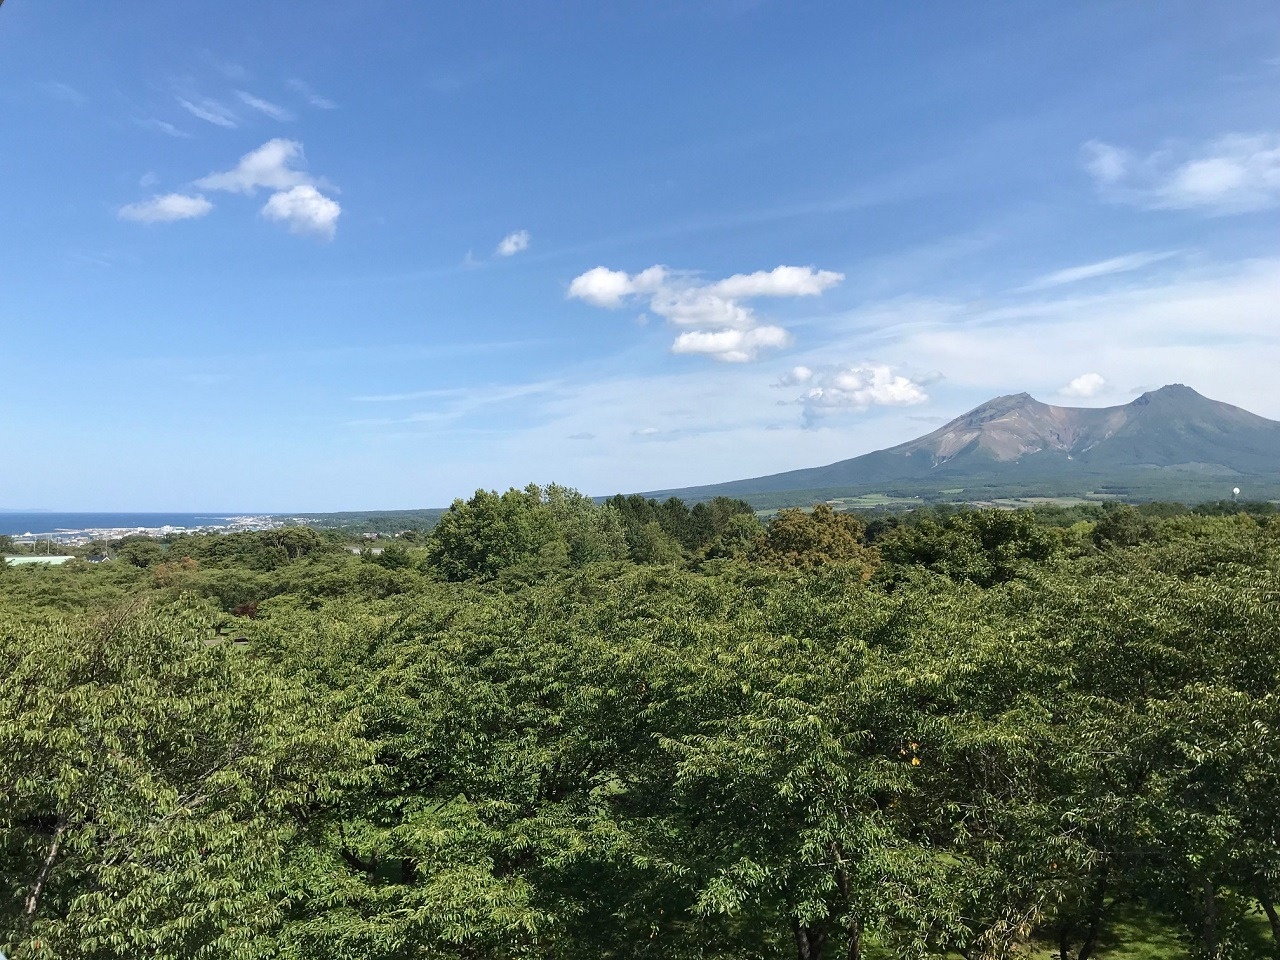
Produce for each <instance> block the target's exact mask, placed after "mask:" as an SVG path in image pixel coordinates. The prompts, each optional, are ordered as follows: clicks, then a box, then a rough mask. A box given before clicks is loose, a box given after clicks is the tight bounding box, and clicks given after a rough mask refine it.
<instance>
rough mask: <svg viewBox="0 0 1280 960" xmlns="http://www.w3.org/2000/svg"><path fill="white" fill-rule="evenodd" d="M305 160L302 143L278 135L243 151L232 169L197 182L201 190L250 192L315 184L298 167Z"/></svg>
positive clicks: (309, 176) (202, 178) (307, 174)
mask: <svg viewBox="0 0 1280 960" xmlns="http://www.w3.org/2000/svg"><path fill="white" fill-rule="evenodd" d="M305 162H306V157H305V156H304V154H303V152H302V144H301V143H299V142H298V141H297V140H285V139H283V138H280V137H277V138H276V139H274V140H268V141H267V142H266V143H264V144H263V145H262V146H260V147H259V148H258V149H257V150H252V151H250V152H249V153H246V154H245V155H244V156H243V157H241V158H240V162H239V163H237V164H236V165H235V167H233V168H232V169H230V170H226V171H224V172H222V173H211V174H209V175H208V176H206V177H201V178H200V179H199V180H197V181H196V186H198V187H200V188H202V189H204V190H226V191H228V192H230V193H248V194H252V193H253V192H254V191H256V190H258V189H259V188H262V187H265V188H267V189H269V190H288V189H289V188H291V187H297V186H304V185H308V184H314V183H315V181H314V180H313V179H312V177H311V175H310V174H309V173H307V172H306V171H305V170H302V169H299V167H300V166H301V165H302V164H303V163H305Z"/></svg>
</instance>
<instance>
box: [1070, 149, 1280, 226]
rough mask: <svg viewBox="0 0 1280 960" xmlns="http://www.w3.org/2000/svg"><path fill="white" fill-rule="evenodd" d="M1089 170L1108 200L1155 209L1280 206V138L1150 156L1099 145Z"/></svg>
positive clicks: (1088, 153)
mask: <svg viewBox="0 0 1280 960" xmlns="http://www.w3.org/2000/svg"><path fill="white" fill-rule="evenodd" d="M1084 166H1085V169H1086V170H1087V171H1088V172H1089V173H1090V175H1092V176H1093V178H1094V179H1095V181H1096V182H1097V184H1098V187H1099V189H1100V190H1101V191H1102V193H1103V196H1105V197H1107V198H1108V199H1111V200H1115V201H1117V202H1122V203H1132V204H1135V205H1137V206H1142V207H1146V208H1148V209H1152V210H1200V211H1203V212H1205V213H1209V214H1216V215H1222V214H1232V213H1248V212H1251V211H1255V210H1265V209H1268V208H1271V207H1275V206H1278V205H1280V135H1276V134H1259V135H1246V134H1230V135H1228V136H1225V137H1219V138H1218V139H1216V140H1212V141H1209V142H1208V143H1204V144H1200V145H1198V146H1195V147H1179V148H1168V149H1164V150H1159V151H1155V152H1153V153H1151V154H1149V155H1147V156H1145V157H1140V156H1136V155H1134V154H1133V153H1131V152H1129V151H1126V150H1122V149H1120V148H1118V147H1114V146H1112V145H1110V144H1106V143H1101V142H1099V141H1091V142H1089V143H1087V144H1085V146H1084Z"/></svg>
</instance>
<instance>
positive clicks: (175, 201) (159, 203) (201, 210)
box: [116, 193, 213, 223]
mask: <svg viewBox="0 0 1280 960" xmlns="http://www.w3.org/2000/svg"><path fill="white" fill-rule="evenodd" d="M212 209H213V204H212V203H210V202H209V201H208V200H206V199H205V198H204V197H202V196H199V195H196V196H190V195H187V194H183V193H166V194H163V195H158V196H154V197H152V198H151V199H150V200H142V201H139V202H138V203H129V204H125V205H124V206H123V207H121V208H120V209H119V210H118V211H116V215H117V216H119V217H120V219H121V220H132V221H134V222H136V223H172V222H174V221H175V220H195V219H198V218H199V217H203V216H205V215H206V214H207V213H209V211H211V210H212Z"/></svg>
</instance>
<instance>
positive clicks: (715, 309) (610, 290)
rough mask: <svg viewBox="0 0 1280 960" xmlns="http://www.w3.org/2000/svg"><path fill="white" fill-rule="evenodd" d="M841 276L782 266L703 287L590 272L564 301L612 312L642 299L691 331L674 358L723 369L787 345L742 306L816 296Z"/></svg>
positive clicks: (654, 271)
mask: <svg viewBox="0 0 1280 960" xmlns="http://www.w3.org/2000/svg"><path fill="white" fill-rule="evenodd" d="M843 279H844V275H843V274H840V273H834V272H832V271H830V270H815V269H814V268H813V267H792V266H781V267H777V268H775V269H773V270H767V271H766V270H762V271H759V272H756V273H739V274H734V275H733V276H731V277H726V278H725V279H723V280H716V281H712V282H704V281H701V280H699V279H697V278H696V276H695V275H693V274H689V273H678V272H674V271H671V270H669V269H668V268H666V267H663V266H652V267H649V268H648V269H647V270H643V271H641V272H640V273H636V274H628V273H626V272H625V271H622V270H610V269H609V268H608V267H595V268H593V269H591V270H588V271H587V272H586V273H583V274H580V275H579V276H577V277H575V278H574V279H573V281H572V283H570V284H569V294H568V295H569V297H571V298H574V299H578V300H582V301H584V302H586V303H590V304H592V305H594V306H597V307H606V308H609V309H615V308H618V307H621V306H623V305H624V304H627V303H629V302H630V301H631V300H632V299H633V298H647V300H648V307H649V309H650V310H651V311H652V312H653V313H655V314H657V315H658V316H660V317H663V318H664V319H666V320H667V321H668V322H669V323H671V324H673V325H675V326H677V327H685V328H693V329H689V330H687V331H686V332H684V333H681V334H680V335H679V336H677V337H676V339H675V342H674V343H673V344H672V345H671V350H672V352H673V353H694V354H703V355H705V356H709V357H711V358H712V359H715V360H720V361H723V362H727V363H742V362H745V361H748V360H754V359H756V357H757V356H758V355H759V353H760V352H761V351H762V350H770V349H778V348H780V347H785V346H787V345H789V344H790V343H791V335H790V334H789V333H788V332H787V331H786V330H785V329H783V328H782V327H779V326H774V325H771V324H765V323H762V322H761V320H760V318H759V317H758V316H757V315H756V313H755V310H753V309H752V307H751V306H749V305H748V304H747V303H745V302H744V301H747V300H750V299H752V298H756V297H807V296H817V295H818V294H820V293H822V292H823V291H824V290H828V289H830V288H831V287H833V286H834V285H835V284H837V283H839V282H840V281H841V280H843Z"/></svg>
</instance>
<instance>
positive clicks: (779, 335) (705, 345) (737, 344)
mask: <svg viewBox="0 0 1280 960" xmlns="http://www.w3.org/2000/svg"><path fill="white" fill-rule="evenodd" d="M790 343H791V334H789V333H787V331H786V330H784V329H782V327H769V326H766V327H755V328H753V329H751V330H714V331H713V330H691V331H689V332H687V333H682V334H680V336H678V337H676V340H675V343H673V344H672V345H671V352H672V353H701V354H705V355H707V356H708V357H711V358H712V359H713V360H720V361H723V362H725V363H745V362H746V361H748V360H754V359H756V357H757V356H758V355H759V353H760V351H761V350H776V349H778V348H779V347H785V346H788V345H790Z"/></svg>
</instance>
